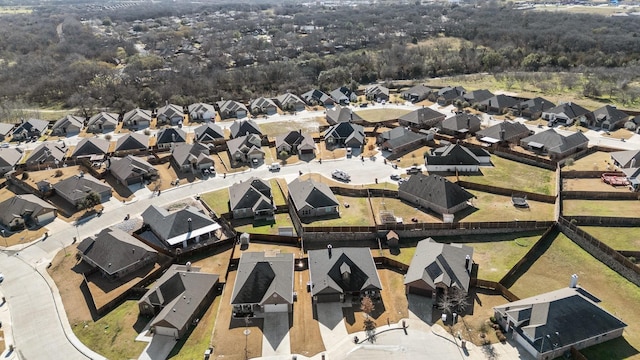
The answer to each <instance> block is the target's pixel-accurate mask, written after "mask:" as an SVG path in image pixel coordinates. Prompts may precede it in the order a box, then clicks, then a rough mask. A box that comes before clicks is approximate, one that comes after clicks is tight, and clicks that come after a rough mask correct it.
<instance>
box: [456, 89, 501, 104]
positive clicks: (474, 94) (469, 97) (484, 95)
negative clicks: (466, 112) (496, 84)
mask: <svg viewBox="0 0 640 360" xmlns="http://www.w3.org/2000/svg"><path fill="white" fill-rule="evenodd" d="M493 96H494V95H493V93H492V92H491V91H489V90H486V89H481V90H473V91H469V92H466V93H464V95H462V98H463V99H465V100H466V101H468V102H469V103H471V104H475V103H479V102H482V101H485V100H487V99H489V98H492V97H493Z"/></svg>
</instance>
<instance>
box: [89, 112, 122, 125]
mask: <svg viewBox="0 0 640 360" xmlns="http://www.w3.org/2000/svg"><path fill="white" fill-rule="evenodd" d="M100 124H102V126H103V127H114V128H115V127H116V125H118V114H114V113H109V112H101V113H98V114H95V115H93V116H92V117H91V118H89V121H87V126H92V125H100Z"/></svg>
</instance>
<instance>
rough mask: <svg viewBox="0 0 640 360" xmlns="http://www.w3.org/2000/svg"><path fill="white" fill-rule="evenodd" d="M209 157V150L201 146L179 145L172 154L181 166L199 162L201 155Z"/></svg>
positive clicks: (198, 144)
mask: <svg viewBox="0 0 640 360" xmlns="http://www.w3.org/2000/svg"><path fill="white" fill-rule="evenodd" d="M202 154H204V155H206V156H209V148H208V147H206V146H204V145H202V144H200V143H195V144H185V143H182V144H177V145H176V146H175V147H174V148H173V151H172V152H171V157H172V158H173V160H174V161H175V162H176V163H177V164H178V165H180V166H182V165H185V164H187V163H191V162H198V158H199V157H200V155H202Z"/></svg>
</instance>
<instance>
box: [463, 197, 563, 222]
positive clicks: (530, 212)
mask: <svg viewBox="0 0 640 360" xmlns="http://www.w3.org/2000/svg"><path fill="white" fill-rule="evenodd" d="M468 191H469V192H470V193H472V194H474V195H475V196H476V198H475V199H472V200H471V203H472V204H473V206H474V207H475V208H476V209H477V210H475V209H473V210H463V211H461V212H459V213H457V214H456V219H458V220H459V221H465V222H481V221H513V220H519V221H534V220H535V221H547V220H553V214H554V208H555V206H554V204H548V203H543V202H538V201H531V200H528V201H527V202H528V203H529V208H525V209H522V208H517V207H515V206H513V204H512V203H511V198H510V197H509V196H501V195H495V194H491V193H486V192H482V191H476V190H468Z"/></svg>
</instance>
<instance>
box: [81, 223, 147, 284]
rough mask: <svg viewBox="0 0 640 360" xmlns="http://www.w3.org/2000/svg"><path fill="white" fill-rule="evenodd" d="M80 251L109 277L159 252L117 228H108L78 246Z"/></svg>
mask: <svg viewBox="0 0 640 360" xmlns="http://www.w3.org/2000/svg"><path fill="white" fill-rule="evenodd" d="M78 251H80V252H81V253H82V254H83V255H84V256H86V257H87V258H89V259H90V260H91V261H92V262H93V263H94V264H96V266H97V267H99V268H100V269H101V270H102V271H103V272H105V273H106V274H109V275H113V274H115V273H117V272H118V271H120V270H122V269H124V268H127V267H129V266H132V265H134V264H136V263H138V262H140V261H142V260H144V259H145V258H146V257H147V256H148V255H149V253H152V254H157V251H155V250H154V249H152V248H151V247H150V246H148V245H146V244H145V243H143V242H142V241H140V240H138V239H136V238H134V237H133V236H131V235H129V234H127V233H126V232H124V231H122V230H120V229H117V228H106V229H103V230H102V231H100V232H99V233H98V234H96V235H95V236H91V237H88V238H86V239H84V240H82V242H80V244H78Z"/></svg>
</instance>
